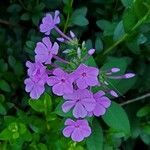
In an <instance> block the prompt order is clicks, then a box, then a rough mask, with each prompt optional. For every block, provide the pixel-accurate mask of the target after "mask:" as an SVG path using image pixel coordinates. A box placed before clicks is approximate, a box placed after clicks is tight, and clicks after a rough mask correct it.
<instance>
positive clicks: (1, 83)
mask: <svg viewBox="0 0 150 150" xmlns="http://www.w3.org/2000/svg"><path fill="white" fill-rule="evenodd" d="M0 89H1V90H2V91H5V92H10V91H11V89H10V86H9V84H8V83H7V82H6V81H5V80H0Z"/></svg>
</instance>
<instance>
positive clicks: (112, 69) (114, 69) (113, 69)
mask: <svg viewBox="0 0 150 150" xmlns="http://www.w3.org/2000/svg"><path fill="white" fill-rule="evenodd" d="M119 71H120V68H111V72H113V73H116V72H119Z"/></svg>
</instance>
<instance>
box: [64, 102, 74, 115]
mask: <svg viewBox="0 0 150 150" xmlns="http://www.w3.org/2000/svg"><path fill="white" fill-rule="evenodd" d="M74 105H75V101H66V102H65V103H64V104H63V105H62V110H63V112H65V113H66V112H68V111H69V110H70V109H71V108H72V107H73V106H74Z"/></svg>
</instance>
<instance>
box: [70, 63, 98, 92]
mask: <svg viewBox="0 0 150 150" xmlns="http://www.w3.org/2000/svg"><path fill="white" fill-rule="evenodd" d="M98 74H99V70H98V69H97V68H95V67H89V66H86V65H84V64H81V65H80V66H79V67H78V68H77V69H76V70H75V71H74V73H73V75H74V78H75V80H76V83H77V86H78V88H79V89H85V88H87V87H88V86H95V85H98V84H99V82H98V78H97V76H98Z"/></svg>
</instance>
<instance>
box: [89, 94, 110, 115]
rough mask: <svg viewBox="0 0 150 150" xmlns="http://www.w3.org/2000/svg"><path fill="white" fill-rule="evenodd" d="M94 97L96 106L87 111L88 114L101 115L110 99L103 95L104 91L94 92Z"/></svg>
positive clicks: (108, 104)
mask: <svg viewBox="0 0 150 150" xmlns="http://www.w3.org/2000/svg"><path fill="white" fill-rule="evenodd" d="M93 97H94V99H95V101H96V106H95V108H94V110H93V111H91V112H90V113H89V115H90V116H92V115H94V116H97V117H99V116H102V115H104V114H105V112H106V109H107V108H108V107H109V106H110V105H111V101H110V99H109V98H108V97H106V96H105V92H103V91H99V92H97V93H95V94H94V96H93Z"/></svg>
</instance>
